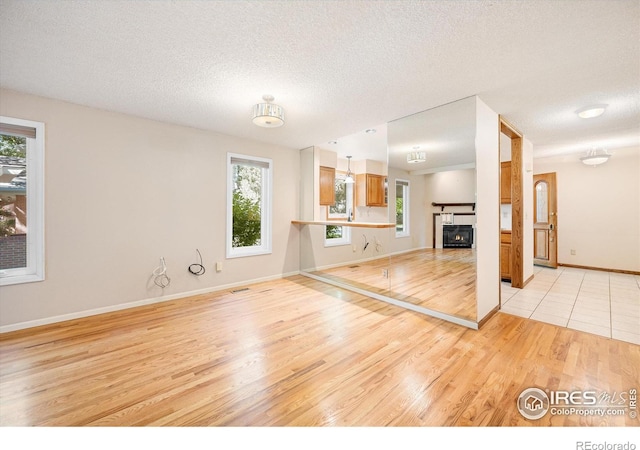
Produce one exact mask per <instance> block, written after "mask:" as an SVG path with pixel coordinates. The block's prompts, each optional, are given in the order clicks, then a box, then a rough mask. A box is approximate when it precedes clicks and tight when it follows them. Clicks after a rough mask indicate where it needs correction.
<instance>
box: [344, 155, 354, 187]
mask: <svg viewBox="0 0 640 450" xmlns="http://www.w3.org/2000/svg"><path fill="white" fill-rule="evenodd" d="M347 165H348V166H347V176H346V177H345V178H344V182H345V183H347V184H353V183H355V180H354V179H353V174H352V173H351V156H347Z"/></svg>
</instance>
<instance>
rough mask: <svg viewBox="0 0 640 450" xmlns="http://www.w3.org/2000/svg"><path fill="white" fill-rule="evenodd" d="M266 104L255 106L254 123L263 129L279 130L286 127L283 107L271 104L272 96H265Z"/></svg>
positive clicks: (263, 97)
mask: <svg viewBox="0 0 640 450" xmlns="http://www.w3.org/2000/svg"><path fill="white" fill-rule="evenodd" d="M262 99H263V100H264V101H265V102H266V103H258V104H256V105H254V106H253V123H254V124H256V125H258V126H259V127H263V128H277V127H281V126H282V125H284V110H283V109H282V106H279V105H276V104H274V103H271V102H272V101H273V100H274V98H273V96H272V95H267V94H265V95H263V96H262Z"/></svg>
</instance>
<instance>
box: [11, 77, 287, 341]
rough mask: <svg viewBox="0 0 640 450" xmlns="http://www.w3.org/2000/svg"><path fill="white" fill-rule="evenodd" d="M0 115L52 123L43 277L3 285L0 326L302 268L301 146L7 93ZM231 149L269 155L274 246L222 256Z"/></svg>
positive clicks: (48, 134)
mask: <svg viewBox="0 0 640 450" xmlns="http://www.w3.org/2000/svg"><path fill="white" fill-rule="evenodd" d="M0 114H2V115H5V116H10V117H18V118H24V119H30V120H35V121H40V122H44V123H45V126H46V141H45V152H46V157H45V176H46V183H45V189H46V191H45V209H46V211H45V239H46V247H45V252H46V256H45V258H46V262H45V264H46V280H45V281H43V282H38V283H29V284H22V285H12V286H5V287H2V288H0V289H1V290H0V327H1V328H0V330H2V331H9V330H10V329H15V328H20V327H22V326H26V325H34V324H37V323H46V322H48V321H51V320H54V319H61V318H70V317H74V316H76V315H83V314H84V313H83V312H98V311H106V310H110V309H118V308H121V307H124V306H127V305H131V304H132V303H135V302H145V301H155V300H157V299H158V298H159V297H163V298H168V297H174V296H179V295H182V294H184V293H190V292H194V291H206V290H214V289H216V288H217V287H221V286H227V285H232V284H238V283H243V282H245V281H247V280H253V279H263V278H270V277H278V276H281V274H283V273H284V274H287V273H295V272H297V271H298V267H299V239H298V229H297V227H295V226H292V225H291V224H290V221H291V220H292V219H296V218H297V217H298V205H299V202H298V192H299V173H300V172H299V171H300V155H299V151H298V150H294V149H287V148H283V147H279V146H274V145H267V144H263V143H258V142H254V141H249V140H245V139H239V138H234V137H229V136H224V135H220V134H216V133H212V132H207V131H202V130H197V129H193V128H188V127H182V126H175V125H170V124H165V123H160V122H154V121H150V120H144V119H140V118H136V117H132V116H127V115H123V114H115V113H110V112H105V111H101V110H96V109H91V108H87V107H82V106H78V105H74V104H70V103H65V102H61V101H57V100H51V99H45V98H41V97H36V96H31V95H25V94H21V93H17V92H13V91H8V90H2V91H0ZM265 132H268V130H265ZM227 152H234V153H242V154H248V155H254V156H261V157H268V158H272V159H273V176H274V184H273V186H274V194H275V195H274V202H273V254H270V255H263V256H256V257H248V258H236V259H229V260H225V234H226V225H225V204H226V167H225V166H226V154H227ZM196 248H197V249H199V250H200V252H201V253H202V256H203V258H204V264H205V265H206V269H207V271H206V273H205V275H203V276H201V277H196V276H194V275H191V274H190V273H188V271H187V267H188V266H189V264H191V263H193V262H196V260H197V254H196ZM161 256H163V257H164V258H165V260H166V262H167V265H168V275H169V276H170V277H171V284H170V286H169V287H168V288H166V289H164V290H162V289H161V288H159V287H157V286H155V285H154V284H153V282H152V281H151V273H152V271H153V270H154V269H155V268H156V267H157V266H158V264H159V258H160V257H161ZM216 261H221V262H222V263H223V270H222V272H219V273H216V271H215V268H214V264H215V262H216Z"/></svg>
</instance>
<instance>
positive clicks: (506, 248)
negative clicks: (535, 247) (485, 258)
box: [500, 231, 511, 281]
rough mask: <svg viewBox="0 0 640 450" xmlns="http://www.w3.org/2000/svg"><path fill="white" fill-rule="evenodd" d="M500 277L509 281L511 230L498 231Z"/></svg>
mask: <svg viewBox="0 0 640 450" xmlns="http://www.w3.org/2000/svg"><path fill="white" fill-rule="evenodd" d="M500 278H502V279H503V280H507V281H511V232H510V231H502V232H501V233H500Z"/></svg>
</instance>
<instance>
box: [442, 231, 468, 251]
mask: <svg viewBox="0 0 640 450" xmlns="http://www.w3.org/2000/svg"><path fill="white" fill-rule="evenodd" d="M472 246H473V225H443V226H442V248H471V247H472Z"/></svg>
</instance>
